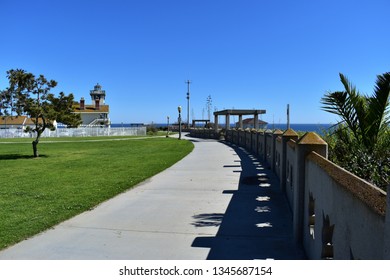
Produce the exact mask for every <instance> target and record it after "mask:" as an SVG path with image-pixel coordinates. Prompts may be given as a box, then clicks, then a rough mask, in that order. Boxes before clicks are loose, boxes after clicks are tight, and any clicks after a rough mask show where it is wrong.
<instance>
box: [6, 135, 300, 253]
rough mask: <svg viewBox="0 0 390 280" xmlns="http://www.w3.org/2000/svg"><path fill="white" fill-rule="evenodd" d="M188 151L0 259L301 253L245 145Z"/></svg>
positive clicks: (209, 143) (269, 182)
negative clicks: (160, 169)
mask: <svg viewBox="0 0 390 280" xmlns="http://www.w3.org/2000/svg"><path fill="white" fill-rule="evenodd" d="M190 140H191V141H193V142H194V144H195V149H194V151H193V152H192V153H191V154H189V155H188V156H187V157H186V158H184V159H183V160H181V161H180V162H178V163H176V164H175V165H174V166H172V167H171V168H169V169H167V170H166V171H164V172H162V173H160V174H158V175H156V176H154V177H152V178H150V179H149V180H147V181H145V182H143V183H142V184H140V185H139V186H137V187H136V188H134V189H132V190H130V191H128V192H126V193H123V194H121V195H119V196H117V197H115V198H113V199H111V200H109V201H107V202H105V203H102V204H101V205H99V206H98V207H96V208H95V209H94V210H92V211H88V212H85V213H83V214H81V215H79V216H76V217H74V218H72V219H70V220H68V221H65V222H63V223H61V224H59V225H57V226H56V227H55V228H53V229H51V230H48V231H46V232H44V233H41V234H38V235H37V236H35V237H32V238H30V239H28V240H26V241H23V242H21V243H18V244H16V245H14V246H12V247H10V248H7V249H5V250H3V251H1V252H0V259H9V260H10V259H27V260H31V259H44V260H49V259H59V260H65V259H75V260H76V259H86V260H93V259H99V260H104V259H111V260H119V259H138V260H147V259H154V260H158V259H162V260H172V259H176V260H180V259H181V260H191V259H199V260H204V259H266V258H273V259H302V258H304V254H303V253H302V251H301V250H300V249H299V248H297V247H296V246H295V245H294V243H293V241H292V224H291V213H290V211H289V208H288V206H287V203H286V200H285V198H284V196H283V195H282V194H281V193H280V192H279V191H278V187H279V182H278V181H277V179H276V178H275V177H274V176H273V175H272V173H270V172H269V170H267V169H266V168H264V167H263V166H262V164H261V163H260V162H259V161H258V160H257V159H256V158H255V157H254V156H251V155H250V154H249V153H247V152H246V151H245V150H243V149H240V148H237V147H234V146H229V145H227V144H224V143H221V142H218V141H214V140H200V139H190Z"/></svg>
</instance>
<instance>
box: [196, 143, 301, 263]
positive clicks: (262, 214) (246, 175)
mask: <svg viewBox="0 0 390 280" xmlns="http://www.w3.org/2000/svg"><path fill="white" fill-rule="evenodd" d="M225 144H226V143H225ZM228 146H230V147H231V148H232V151H234V152H235V153H236V154H237V155H238V156H239V158H240V160H236V161H235V162H233V163H231V162H227V163H226V165H224V167H225V168H231V169H232V172H240V173H241V176H240V182H239V185H238V189H237V190H235V191H224V192H223V193H224V194H233V196H232V199H231V201H230V203H229V205H228V208H227V209H226V212H225V213H203V214H199V215H196V216H193V218H194V222H193V223H192V225H194V226H196V227H217V226H219V230H218V232H217V234H216V236H214V237H197V238H196V239H195V240H194V242H193V244H192V247H202V248H210V252H209V255H208V257H207V259H210V260H215V259H217V260H224V259H225V260H228V259H230V260H249V259H282V260H288V259H305V258H306V257H305V254H304V253H303V250H302V248H301V247H299V246H298V245H296V244H295V242H294V240H293V235H292V232H293V231H292V213H291V211H290V208H289V206H288V203H287V199H286V198H285V196H284V194H283V193H282V192H281V191H280V189H279V180H278V178H277V177H276V176H275V175H274V174H273V172H272V171H271V170H269V169H267V168H266V167H264V165H263V164H262V163H261V162H260V161H259V160H258V158H257V157H255V156H253V155H251V154H250V153H248V152H247V151H246V150H245V149H243V148H240V147H237V146H235V145H232V146H231V145H228Z"/></svg>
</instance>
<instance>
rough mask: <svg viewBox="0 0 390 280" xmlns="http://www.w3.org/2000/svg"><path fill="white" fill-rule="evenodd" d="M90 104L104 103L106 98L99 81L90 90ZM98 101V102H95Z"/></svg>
mask: <svg viewBox="0 0 390 280" xmlns="http://www.w3.org/2000/svg"><path fill="white" fill-rule="evenodd" d="M90 95H91V99H92V104H96V103H99V105H104V103H105V99H106V91H105V90H102V86H101V85H99V83H97V84H96V86H94V89H93V90H91V91H90ZM97 101H98V102H97Z"/></svg>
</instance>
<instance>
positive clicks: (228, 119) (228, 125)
mask: <svg viewBox="0 0 390 280" xmlns="http://www.w3.org/2000/svg"><path fill="white" fill-rule="evenodd" d="M229 129H230V114H226V130H229Z"/></svg>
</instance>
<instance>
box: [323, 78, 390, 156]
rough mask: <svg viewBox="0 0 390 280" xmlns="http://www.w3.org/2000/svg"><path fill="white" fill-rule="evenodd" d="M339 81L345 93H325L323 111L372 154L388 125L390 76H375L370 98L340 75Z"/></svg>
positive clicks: (389, 122)
mask: <svg viewBox="0 0 390 280" xmlns="http://www.w3.org/2000/svg"><path fill="white" fill-rule="evenodd" d="M340 80H341V83H342V84H343V85H344V88H345V91H336V92H331V93H326V94H325V96H324V97H323V98H322V99H321V103H322V104H323V105H324V106H323V107H322V109H323V110H324V111H326V112H329V113H332V114H336V115H338V116H339V117H340V118H341V120H342V121H343V122H344V123H346V124H347V126H348V128H349V129H350V130H351V131H352V133H353V134H354V136H355V138H356V140H357V141H358V142H360V143H361V144H363V145H364V146H365V147H366V148H367V149H368V150H369V151H372V150H373V149H374V147H375V145H376V143H377V141H378V139H379V138H380V136H381V134H383V131H384V130H386V129H388V126H389V124H390V116H389V102H390V101H389V95H390V73H385V74H383V75H379V76H378V78H377V81H376V86H375V91H374V95H373V96H366V95H363V94H361V93H360V92H359V91H357V90H356V87H355V86H354V85H353V84H352V83H350V82H349V80H348V78H347V77H346V76H344V75H343V74H341V73H340Z"/></svg>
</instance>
